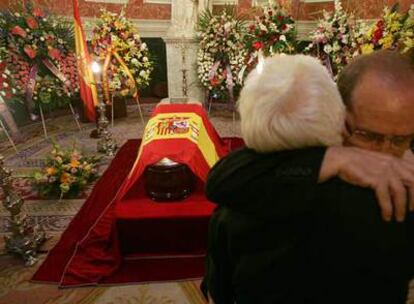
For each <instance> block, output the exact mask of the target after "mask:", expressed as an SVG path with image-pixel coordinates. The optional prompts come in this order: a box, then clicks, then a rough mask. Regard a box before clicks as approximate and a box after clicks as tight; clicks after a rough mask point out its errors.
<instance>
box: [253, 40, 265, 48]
mask: <svg viewBox="0 0 414 304" xmlns="http://www.w3.org/2000/svg"><path fill="white" fill-rule="evenodd" d="M263 46H264V45H263V42H261V41H256V42H255V43H253V47H254V48H255V49H256V50H260V49H262V48H263Z"/></svg>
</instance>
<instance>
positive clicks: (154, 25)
mask: <svg viewBox="0 0 414 304" xmlns="http://www.w3.org/2000/svg"><path fill="white" fill-rule="evenodd" d="M97 20H98V19H97V18H82V22H83V25H84V29H85V34H86V36H87V38H90V37H91V35H92V29H93V27H94V26H95V24H96V21H97ZM129 20H131V21H132V22H133V23H134V25H135V26H136V27H137V29H138V31H139V34H140V35H141V37H144V38H153V37H154V38H156V37H157V38H158V37H161V38H164V37H165V36H166V33H167V30H168V29H169V28H170V26H171V20H157V19H129Z"/></svg>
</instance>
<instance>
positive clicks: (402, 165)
mask: <svg viewBox="0 0 414 304" xmlns="http://www.w3.org/2000/svg"><path fill="white" fill-rule="evenodd" d="M335 176H338V177H339V178H340V179H342V180H344V181H346V182H348V183H350V184H352V185H355V186H360V187H365V188H371V189H373V190H374V191H375V193H376V196H377V199H378V204H379V206H380V208H381V212H382V216H383V218H384V220H387V221H389V220H391V219H392V216H393V215H395V217H396V219H397V220H398V221H403V220H404V218H405V214H406V210H407V205H408V204H410V205H409V206H410V209H411V210H413V209H414V160H413V159H412V158H411V159H407V157H405V158H404V159H398V158H395V157H393V156H390V155H385V154H382V153H378V152H373V151H367V150H362V149H359V148H354V147H329V148H307V149H300V150H294V151H281V152H274V153H268V154H260V153H256V152H254V151H253V150H251V149H242V150H240V151H236V152H233V153H231V154H230V155H228V156H227V157H225V158H224V159H222V160H221V161H220V162H219V163H217V164H216V166H215V167H214V168H213V169H212V170H211V172H210V174H209V178H208V180H207V185H206V195H207V197H208V198H209V199H210V200H211V201H213V202H215V203H217V204H219V205H226V206H229V207H231V208H233V209H236V210H240V211H243V212H249V213H256V214H262V215H286V214H292V213H297V212H303V211H306V210H309V208H311V207H312V206H311V204H310V203H309V202H310V200H312V198H313V195H314V191H315V189H316V185H317V183H318V182H325V181H327V180H329V179H330V178H332V177H335ZM407 198H409V199H407Z"/></svg>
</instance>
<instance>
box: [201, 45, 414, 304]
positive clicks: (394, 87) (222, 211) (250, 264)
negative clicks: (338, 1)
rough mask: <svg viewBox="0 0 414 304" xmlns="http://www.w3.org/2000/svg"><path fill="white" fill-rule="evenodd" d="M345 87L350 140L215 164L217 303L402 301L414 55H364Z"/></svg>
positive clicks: (407, 259)
mask: <svg viewBox="0 0 414 304" xmlns="http://www.w3.org/2000/svg"><path fill="white" fill-rule="evenodd" d="M338 87H339V90H340V93H341V96H342V99H343V101H344V103H345V105H346V108H347V114H346V121H345V128H344V134H343V139H344V146H338V147H329V148H327V149H325V148H312V149H302V150H295V151H284V152H275V153H269V154H260V153H256V152H254V151H253V150H251V149H242V150H240V151H236V152H234V153H231V154H230V155H229V156H227V157H226V158H224V159H223V160H221V161H220V162H219V163H218V164H217V165H216V166H215V167H214V168H213V169H212V171H211V173H210V176H209V179H208V182H207V186H206V193H207V197H208V198H209V199H210V200H211V201H213V202H216V203H217V204H219V205H220V208H218V211H217V212H216V213H215V214H214V215H213V217H212V221H211V226H210V236H209V237H210V241H209V254H208V259H207V270H206V277H205V280H204V284H205V287H206V289H207V290H208V291H209V293H210V294H211V296H212V298H213V299H214V300H215V302H216V304H221V303H234V301H236V302H237V303H239V304H240V303H266V304H267V303H269V304H270V303H318V304H320V303H336V304H337V303H353V304H354V303H389V304H394V303H405V300H406V296H407V291H408V282H409V280H410V279H411V277H412V276H413V274H414V269H413V268H414V248H413V245H414V216H413V213H412V211H413V210H414V156H413V153H412V151H411V150H410V146H412V144H413V141H414V62H413V59H412V58H410V57H405V56H402V55H400V54H398V53H396V52H391V51H379V52H376V53H373V54H371V55H366V56H361V57H358V58H357V59H356V60H354V61H353V62H352V63H351V64H350V65H349V66H347V67H346V68H345V69H344V71H343V72H342V74H341V75H340V77H339V80H338ZM288 153H289V154H288ZM262 164H264V165H262ZM369 188H370V189H372V190H373V191H372V190H370V189H369ZM252 223H254V224H252ZM292 227H296V228H292ZM254 229H257V230H254ZM292 229H297V230H296V231H292ZM298 261H300V262H298Z"/></svg>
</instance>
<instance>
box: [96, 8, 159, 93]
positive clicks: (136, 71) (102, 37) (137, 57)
mask: <svg viewBox="0 0 414 304" xmlns="http://www.w3.org/2000/svg"><path fill="white" fill-rule="evenodd" d="M91 44H92V50H93V52H94V54H95V55H96V56H98V57H99V58H100V59H101V60H105V58H106V56H107V54H108V52H110V50H111V51H113V52H115V53H116V56H115V57H114V58H112V59H111V62H110V64H109V66H108V73H107V74H108V75H107V77H108V78H109V79H108V80H109V89H110V90H111V91H112V92H118V93H119V94H120V95H122V96H126V95H133V94H132V92H133V91H134V89H135V88H137V89H140V88H143V87H146V86H148V85H149V82H150V79H151V78H150V75H151V72H152V71H153V62H152V61H151V59H150V53H149V50H148V47H147V45H146V43H145V42H142V41H141V37H140V35H139V34H138V33H137V30H136V29H135V27H134V25H133V24H132V23H131V22H130V21H129V20H128V19H127V18H126V17H125V14H124V12H123V11H122V12H121V13H120V14H115V13H111V12H108V11H106V10H102V14H101V16H100V18H99V20H98V22H97V24H96V26H95V28H94V29H93V38H92V41H91ZM115 53H114V54H115Z"/></svg>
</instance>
